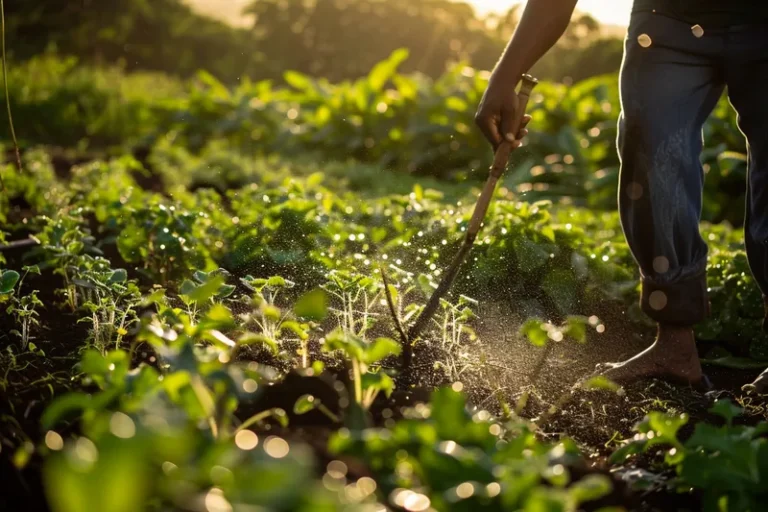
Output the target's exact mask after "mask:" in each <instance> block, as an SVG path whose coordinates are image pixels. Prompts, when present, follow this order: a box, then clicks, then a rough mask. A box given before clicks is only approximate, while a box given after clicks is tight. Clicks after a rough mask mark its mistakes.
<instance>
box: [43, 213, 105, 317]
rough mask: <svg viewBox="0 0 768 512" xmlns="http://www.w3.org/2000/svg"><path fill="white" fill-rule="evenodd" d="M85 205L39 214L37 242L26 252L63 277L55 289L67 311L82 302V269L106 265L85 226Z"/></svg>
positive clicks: (83, 282) (73, 309) (74, 308)
mask: <svg viewBox="0 0 768 512" xmlns="http://www.w3.org/2000/svg"><path fill="white" fill-rule="evenodd" d="M85 213H86V210H85V209H84V208H77V209H75V210H74V211H71V212H70V211H61V212H59V214H58V215H57V216H56V218H55V219H53V218H50V217H45V216H43V217H41V218H40V219H39V220H40V221H41V223H42V228H41V231H40V232H39V233H37V234H35V235H34V239H35V240H36V241H37V242H38V243H39V245H38V246H37V247H35V248H34V249H32V250H31V251H30V252H29V257H30V258H31V259H33V260H35V261H38V262H39V263H38V267H39V268H40V269H41V270H48V269H50V270H52V271H53V273H54V274H56V275H59V276H61V277H62V278H63V280H64V287H63V288H62V289H60V290H57V293H58V294H59V295H63V297H64V305H65V306H67V307H68V308H69V310H70V311H73V312H74V311H76V310H77V309H78V308H79V307H80V306H81V305H82V304H83V303H84V299H83V295H84V294H85V289H84V288H83V285H84V284H85V283H86V281H84V280H82V279H80V276H81V273H82V272H87V271H88V270H89V269H92V268H93V267H100V266H103V265H107V266H108V265H109V262H108V261H106V260H104V259H103V258H99V257H98V256H96V257H94V256H93V255H98V254H100V252H101V251H100V250H99V249H97V248H96V247H95V244H96V239H95V237H94V236H93V235H92V234H91V233H90V230H89V229H88V228H87V227H86V224H85V219H84V217H83V215H84V214H85Z"/></svg>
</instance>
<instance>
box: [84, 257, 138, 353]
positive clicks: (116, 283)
mask: <svg viewBox="0 0 768 512" xmlns="http://www.w3.org/2000/svg"><path fill="white" fill-rule="evenodd" d="M76 284H78V286H80V288H81V289H82V290H83V293H82V296H83V300H84V303H83V305H82V307H83V308H85V309H86V310H87V311H88V312H89V313H90V316H87V317H84V318H82V319H80V320H79V322H85V323H90V324H91V334H90V338H91V339H90V341H91V344H92V345H93V346H94V347H95V348H96V349H97V350H99V351H100V352H101V353H105V352H106V351H107V349H108V348H109V347H111V346H114V348H118V347H120V344H121V343H122V341H123V337H124V336H125V335H126V334H128V329H129V328H131V327H132V326H133V325H134V324H136V323H137V322H138V317H137V314H136V308H137V306H138V304H139V301H140V299H141V292H140V291H139V288H138V286H137V284H136V282H134V281H130V280H128V273H127V272H126V271H125V270H124V269H116V270H113V269H112V268H110V266H109V262H108V261H107V260H104V259H101V258H99V259H96V260H94V264H93V265H92V266H91V267H90V268H88V269H86V270H84V271H82V272H81V273H80V275H79V277H78V278H77V279H76Z"/></svg>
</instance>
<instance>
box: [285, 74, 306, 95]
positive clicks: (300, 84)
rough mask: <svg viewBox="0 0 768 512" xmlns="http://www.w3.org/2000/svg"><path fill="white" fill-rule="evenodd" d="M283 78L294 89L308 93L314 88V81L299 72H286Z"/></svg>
mask: <svg viewBox="0 0 768 512" xmlns="http://www.w3.org/2000/svg"><path fill="white" fill-rule="evenodd" d="M283 78H284V79H285V82H286V83H287V84H288V85H290V86H291V87H293V88H294V89H298V90H300V91H307V90H309V89H311V88H312V79H311V78H309V77H308V76H307V75H304V74H302V73H299V72H297V71H286V72H285V73H283Z"/></svg>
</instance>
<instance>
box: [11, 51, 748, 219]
mask: <svg viewBox="0 0 768 512" xmlns="http://www.w3.org/2000/svg"><path fill="white" fill-rule="evenodd" d="M408 59H409V54H408V51H407V50H405V49H400V50H397V51H395V52H393V53H392V55H390V56H389V57H388V58H387V59H386V60H383V61H381V62H379V63H378V64H376V65H375V66H374V67H373V69H371V71H370V72H368V73H367V74H366V75H365V76H363V77H361V78H359V79H356V80H354V81H341V82H338V83H333V82H331V81H329V80H327V79H325V78H314V77H312V76H309V75H305V74H302V73H299V72H297V71H286V72H285V73H284V79H285V82H286V85H285V86H276V85H274V84H273V83H272V82H271V81H269V80H265V81H259V82H251V81H248V80H243V81H242V82H241V83H240V84H239V85H238V86H237V87H234V88H229V87H227V86H226V85H224V84H223V83H222V82H220V81H218V80H217V79H216V78H215V77H214V76H213V75H211V74H209V73H205V72H201V73H198V74H197V75H196V77H195V78H194V79H191V80H189V81H187V82H185V83H179V82H177V81H174V80H170V79H168V78H165V77H163V76H162V75H148V74H144V73H138V74H124V73H122V72H121V71H119V70H116V69H108V70H94V69H90V68H87V67H78V66H77V65H76V61H74V60H65V61H61V60H58V59H56V58H53V57H40V58H36V59H34V60H32V61H30V62H28V63H27V64H25V65H24V66H22V67H12V68H11V71H10V72H9V84H10V85H9V86H10V93H11V99H12V108H13V109H14V112H17V115H16V116H15V121H16V125H17V130H16V131H17V133H18V135H19V137H20V138H21V139H22V141H25V142H26V144H29V143H30V142H34V143H47V144H53V145H61V146H65V147H72V146H75V145H79V146H80V147H81V148H92V149H94V150H96V149H99V148H101V147H105V146H106V147H111V146H115V145H119V146H122V148H123V149H124V150H125V149H137V148H138V149H142V148H143V149H144V150H146V148H147V147H150V146H152V145H163V144H171V145H176V146H179V145H181V146H184V147H188V148H191V149H192V150H194V151H196V152H197V151H200V150H201V149H202V148H203V147H205V146H206V144H208V142H209V141H211V140H227V141H228V143H229V144H231V145H232V146H234V147H237V148H238V151H239V152H241V153H243V154H251V155H253V154H261V155H265V154H275V153H277V154H314V155H317V158H320V159H323V160H328V159H332V160H347V159H350V158H352V159H354V160H357V161H360V162H371V163H377V164H379V165H381V166H384V167H387V168H393V169H398V170H403V171H406V172H408V173H409V174H412V175H416V176H435V177H439V178H441V179H445V180H452V181H454V182H478V181H481V180H484V179H485V169H486V168H487V166H488V165H489V164H490V160H491V156H492V155H491V152H490V149H489V147H488V144H487V142H486V141H485V139H484V138H483V137H482V135H481V134H480V133H479V131H478V130H477V129H475V127H474V120H473V118H474V115H475V112H476V109H477V105H478V104H479V102H480V98H481V97H482V94H483V92H484V90H485V87H486V84H487V73H485V72H481V71H477V70H476V69H474V68H471V67H468V66H465V65H463V64H457V65H455V66H453V67H452V68H451V69H450V70H449V71H447V72H445V73H443V74H442V75H441V76H440V77H438V78H437V79H432V78H429V77H428V76H426V75H424V74H421V73H412V74H403V73H400V72H399V69H400V68H401V67H402V66H403V65H404V64H405V63H406V62H408ZM529 105H530V106H529V113H530V114H531V115H532V116H533V121H532V123H531V134H530V135H529V137H528V140H527V141H526V146H525V147H523V148H522V149H521V150H520V151H517V152H516V153H515V154H514V155H513V159H512V170H511V172H510V173H508V174H507V175H506V176H505V178H504V182H503V185H504V186H505V187H506V188H507V189H509V190H511V191H514V192H516V193H517V194H518V197H521V198H522V199H526V200H530V201H536V200H540V199H547V200H552V201H554V202H559V203H564V204H572V205H577V206H587V207H592V208H598V209H615V207H616V193H615V191H616V187H617V185H618V169H619V161H618V156H617V153H616V149H615V147H616V129H617V119H618V114H619V110H620V105H619V98H618V85H617V75H616V74H611V75H605V76H601V77H595V78H590V79H587V80H583V81H581V82H578V83H576V84H574V85H572V86H567V85H564V84H557V83H552V82H543V83H541V84H540V85H539V86H538V87H537V89H536V91H535V94H534V97H533V98H532V101H531V103H530V104H529ZM7 130H8V129H7V127H6V126H5V125H4V124H0V134H3V135H5V134H6V133H7ZM704 141H705V147H706V148H707V149H706V150H705V151H704V152H703V154H702V162H703V164H704V170H705V173H706V175H707V179H706V181H705V191H704V194H705V197H704V199H705V200H704V211H703V216H702V218H703V219H704V220H707V221H711V222H721V221H728V222H730V223H731V224H733V225H736V226H738V225H741V223H742V221H743V212H744V183H745V180H746V168H747V165H746V156H745V154H744V151H745V142H744V138H743V135H742V134H741V132H740V131H739V130H738V128H737V127H736V123H735V114H734V112H733V110H732V108H731V107H730V105H729V104H728V101H727V98H726V97H725V96H723V97H722V98H721V101H720V103H719V104H718V105H717V108H716V109H715V112H714V113H713V115H712V116H711V117H710V118H709V119H708V121H707V123H706V124H705V127H704ZM245 165H247V164H245Z"/></svg>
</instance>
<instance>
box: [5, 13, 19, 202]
mask: <svg viewBox="0 0 768 512" xmlns="http://www.w3.org/2000/svg"><path fill="white" fill-rule="evenodd" d="M0 25H2V31H3V34H2V40H3V86H4V88H5V105H6V107H7V108H8V124H9V125H10V127H11V138H12V139H13V148H14V150H15V151H16V165H18V166H19V171H22V170H23V169H22V166H21V154H20V153H19V141H18V140H16V130H15V129H14V127H13V116H12V115H11V96H10V93H9V92H8V65H7V64H6V62H7V60H8V59H7V56H6V53H5V5H4V4H3V0H0ZM0 187H2V189H3V191H5V183H3V179H2V175H0Z"/></svg>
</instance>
